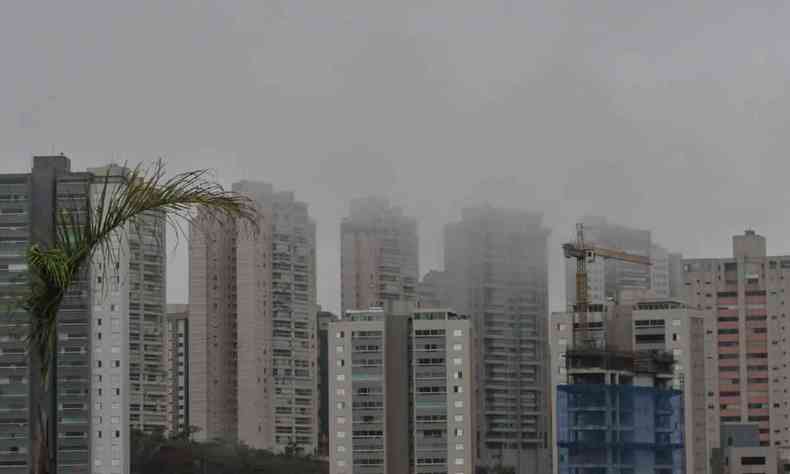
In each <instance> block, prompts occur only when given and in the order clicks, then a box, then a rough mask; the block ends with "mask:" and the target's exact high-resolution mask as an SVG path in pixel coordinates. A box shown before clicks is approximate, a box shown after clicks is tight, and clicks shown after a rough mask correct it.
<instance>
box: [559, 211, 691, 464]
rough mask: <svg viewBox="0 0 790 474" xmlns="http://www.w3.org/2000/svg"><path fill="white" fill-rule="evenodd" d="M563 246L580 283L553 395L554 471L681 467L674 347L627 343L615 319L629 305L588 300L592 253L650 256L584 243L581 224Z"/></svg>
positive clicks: (639, 260)
mask: <svg viewBox="0 0 790 474" xmlns="http://www.w3.org/2000/svg"><path fill="white" fill-rule="evenodd" d="M563 248H564V251H565V256H566V257H567V258H572V259H576V261H577V270H576V289H577V291H576V295H575V304H574V305H573V307H572V308H573V311H572V315H573V317H572V320H571V321H569V322H568V323H569V324H568V328H567V332H568V336H570V337H569V338H568V339H569V341H566V344H567V345H568V347H567V350H566V351H565V352H564V356H563V357H564V367H563V369H564V370H563V371H562V372H563V379H564V380H563V381H564V382H565V383H564V384H561V385H559V386H557V388H556V397H555V410H556V415H557V422H556V425H555V429H556V443H557V464H558V466H557V467H558V472H559V473H560V474H610V473H621V472H633V473H636V472H650V473H673V474H674V473H683V472H685V454H684V400H683V394H682V392H680V391H679V390H676V389H674V388H673V375H674V370H673V369H674V360H673V355H672V354H671V353H668V352H664V351H660V350H651V351H633V350H624V349H627V345H625V344H622V340H623V335H622V334H619V333H618V331H617V329H616V328H617V327H618V324H615V322H617V321H618V320H620V319H623V318H628V317H629V316H630V313H628V312H625V313H622V312H619V311H617V309H616V308H609V306H610V305H608V304H606V305H600V304H597V303H596V304H591V302H590V300H589V295H588V293H587V291H588V284H587V268H588V266H589V265H590V264H591V263H593V262H594V261H595V260H596V259H614V260H619V261H625V262H629V263H635V264H643V265H649V264H650V261H649V260H648V259H647V258H645V257H643V256H638V255H632V254H628V253H625V252H622V251H619V250H614V249H607V248H601V247H597V246H593V245H589V244H586V243H585V241H584V229H583V227H582V226H579V227H578V228H577V240H576V242H575V243H570V244H566V245H565V246H564V247H563ZM599 306H600V307H599ZM621 322H622V321H621ZM626 326H628V325H626ZM628 339H630V338H628ZM624 346H625V347H624Z"/></svg>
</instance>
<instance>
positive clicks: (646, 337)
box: [636, 334, 664, 344]
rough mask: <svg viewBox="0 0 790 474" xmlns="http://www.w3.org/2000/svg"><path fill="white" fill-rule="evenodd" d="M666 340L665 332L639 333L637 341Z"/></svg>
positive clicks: (653, 341) (655, 341)
mask: <svg viewBox="0 0 790 474" xmlns="http://www.w3.org/2000/svg"><path fill="white" fill-rule="evenodd" d="M663 342H664V335H663V334H637V336H636V343H637V344H639V343H643V344H649V343H663Z"/></svg>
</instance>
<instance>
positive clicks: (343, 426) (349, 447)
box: [329, 302, 477, 474]
mask: <svg viewBox="0 0 790 474" xmlns="http://www.w3.org/2000/svg"><path fill="white" fill-rule="evenodd" d="M473 344H474V339H473V335H472V326H471V324H470V321H469V320H468V319H466V318H465V317H462V316H459V315H457V314H455V313H453V312H451V311H447V310H441V309H432V310H417V311H414V310H413V307H412V305H410V304H401V303H400V302H393V303H388V304H387V309H382V308H372V309H370V310H357V311H348V312H347V313H346V315H345V317H344V318H343V319H341V320H339V321H337V322H333V323H331V324H330V328H329V349H330V350H329V367H330V387H331V389H330V393H329V398H330V421H329V426H330V428H329V431H330V445H329V447H330V472H331V473H332V474H351V473H353V474H396V473H405V472H414V473H417V474H428V473H434V474H473V473H474V472H475V466H476V463H477V462H476V433H475V431H476V426H477V424H476V420H475V412H476V409H475V407H476V405H475V402H476V401H475V396H476V394H475V388H476V387H475V383H474V375H473V374H474V366H473V360H472V357H471V355H472V354H473V352H472V351H471V350H470V349H471V348H472V347H473ZM410 377H411V379H412V381H413V383H412V384H410V383H409V379H410ZM410 407H413V410H412V409H411V408H410Z"/></svg>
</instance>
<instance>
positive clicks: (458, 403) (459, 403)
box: [454, 400, 464, 408]
mask: <svg viewBox="0 0 790 474" xmlns="http://www.w3.org/2000/svg"><path fill="white" fill-rule="evenodd" d="M454 405H455V408H463V407H464V401H463V400H456V401H455V403H454Z"/></svg>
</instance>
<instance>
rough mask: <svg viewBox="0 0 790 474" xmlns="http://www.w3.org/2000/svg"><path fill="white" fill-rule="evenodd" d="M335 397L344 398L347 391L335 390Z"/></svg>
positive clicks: (342, 389)
mask: <svg viewBox="0 0 790 474" xmlns="http://www.w3.org/2000/svg"><path fill="white" fill-rule="evenodd" d="M335 395H337V396H338V397H344V396H345V395H346V389H344V388H339V389H337V390H335Z"/></svg>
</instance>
